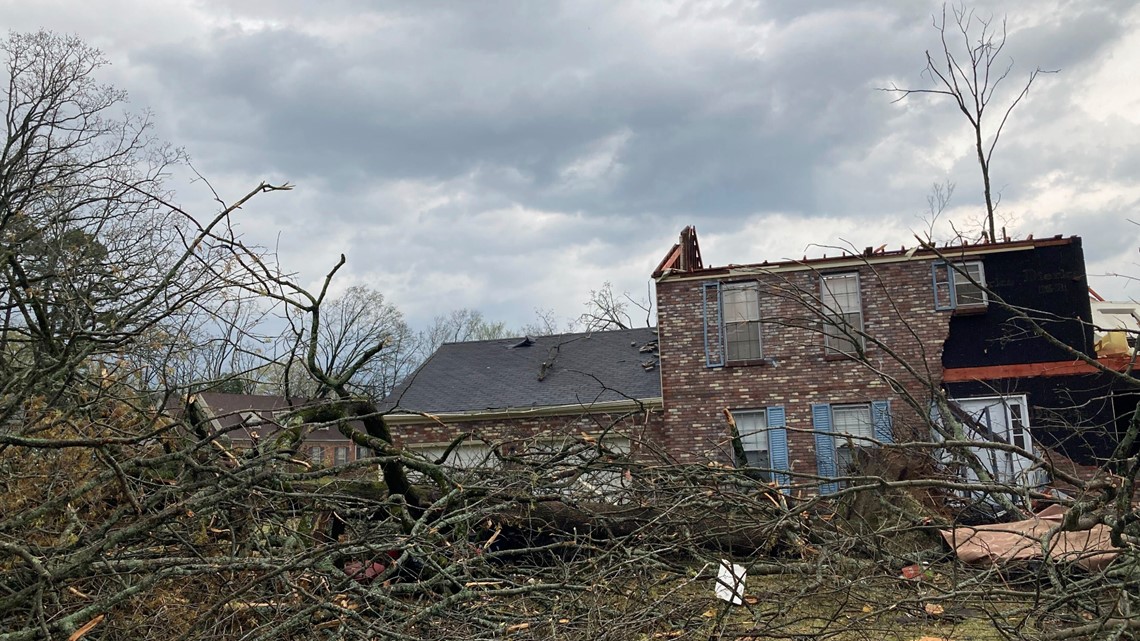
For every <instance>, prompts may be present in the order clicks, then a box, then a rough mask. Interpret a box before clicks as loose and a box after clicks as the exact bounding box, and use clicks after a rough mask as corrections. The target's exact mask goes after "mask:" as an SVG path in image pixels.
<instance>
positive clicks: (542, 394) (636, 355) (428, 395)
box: [381, 327, 661, 416]
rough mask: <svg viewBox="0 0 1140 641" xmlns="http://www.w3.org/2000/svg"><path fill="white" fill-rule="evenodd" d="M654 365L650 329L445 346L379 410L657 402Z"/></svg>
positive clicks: (653, 335) (654, 347) (464, 410)
mask: <svg viewBox="0 0 1140 641" xmlns="http://www.w3.org/2000/svg"><path fill="white" fill-rule="evenodd" d="M657 358H658V357H657V330H656V328H652V327H650V328H639V329H628V330H616V331H603V332H585V333H575V334H557V335H554V336H540V337H537V338H530V339H524V338H507V339H499V340H488V341H472V342H465V343H445V344H444V345H442V346H440V348H439V349H438V350H436V351H435V353H434V354H432V355H431V357H429V358H428V360H427V361H425V362H424V363H423V365H421V366H420V368H419V369H417V370H416V372H415V373H413V374H412V375H411V376H409V377H408V378H407V379H406V380H405V381H404V382H403V383H401V384H400V385H399V386H398V387H397V388H396V389H395V390H394V391H393V392H392V393H391V394H389V395H388V397H387V398H385V399H384V401H383V402H382V403H381V407H382V409H383V410H384V411H389V412H392V413H393V414H400V413H416V412H423V413H429V414H479V413H488V412H509V411H514V410H519V411H526V410H536V409H540V408H567V410H568V411H569V409H570V408H577V410H578V411H590V410H591V409H597V408H601V407H606V406H612V405H614V404H623V403H630V404H635V403H636V402H638V401H648V400H653V401H658V402H659V401H660V398H661V379H660V373H659V372H658V362H657ZM390 416H391V415H390Z"/></svg>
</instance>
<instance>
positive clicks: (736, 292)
mask: <svg viewBox="0 0 1140 641" xmlns="http://www.w3.org/2000/svg"><path fill="white" fill-rule="evenodd" d="M723 293H724V301H723V304H724V320H725V321H727V322H730V323H735V322H741V321H756V320H760V294H759V291H758V288H757V286H756V285H745V286H740V285H731V286H726V287H725V288H724V290H723Z"/></svg>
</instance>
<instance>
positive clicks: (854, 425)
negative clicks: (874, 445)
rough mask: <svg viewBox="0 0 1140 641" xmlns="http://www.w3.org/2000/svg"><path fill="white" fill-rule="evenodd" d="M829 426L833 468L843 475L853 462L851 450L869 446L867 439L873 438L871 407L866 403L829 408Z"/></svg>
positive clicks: (853, 457)
mask: <svg viewBox="0 0 1140 641" xmlns="http://www.w3.org/2000/svg"><path fill="white" fill-rule="evenodd" d="M831 425H832V431H833V432H834V433H835V468H836V470H837V471H838V472H839V474H841V475H843V474H846V473H847V471H848V470H850V469H851V464H852V463H853V462H854V460H855V456H854V451H853V450H854V449H855V448H859V447H866V446H868V445H870V444H871V442H870V441H869V440H867V439H871V438H874V436H875V428H874V424H873V423H872V422H871V406H870V405H869V404H867V403H860V404H858V405H834V406H832V408H831ZM846 437H850V438H846Z"/></svg>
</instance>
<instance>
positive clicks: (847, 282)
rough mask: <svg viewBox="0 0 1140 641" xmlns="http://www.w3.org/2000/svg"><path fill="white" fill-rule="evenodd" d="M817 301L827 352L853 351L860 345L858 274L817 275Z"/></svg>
mask: <svg viewBox="0 0 1140 641" xmlns="http://www.w3.org/2000/svg"><path fill="white" fill-rule="evenodd" d="M820 301H821V302H822V303H823V313H824V315H825V316H826V317H827V320H826V321H825V322H824V325H823V344H824V346H825V347H826V348H827V351H828V352H829V353H835V352H837V353H840V354H854V353H856V352H857V351H858V350H859V349H860V348H861V347H863V337H862V336H861V335H860V332H862V331H863V303H862V301H861V300H860V299H859V274H825V275H823V276H822V277H821V278H820Z"/></svg>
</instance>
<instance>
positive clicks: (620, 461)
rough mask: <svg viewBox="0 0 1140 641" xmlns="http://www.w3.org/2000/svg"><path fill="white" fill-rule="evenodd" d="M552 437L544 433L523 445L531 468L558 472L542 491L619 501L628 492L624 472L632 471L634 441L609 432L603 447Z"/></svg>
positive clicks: (588, 441)
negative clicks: (631, 448)
mask: <svg viewBox="0 0 1140 641" xmlns="http://www.w3.org/2000/svg"><path fill="white" fill-rule="evenodd" d="M586 436H587V437H588V438H582V437H578V436H552V435H547V434H541V435H538V436H536V437H535V438H533V439H528V440H526V441H524V442H523V454H522V458H523V460H525V461H527V463H528V464H529V465H534V466H538V467H540V468H547V469H550V470H553V471H555V473H554V474H550V475H548V478H550V479H555V480H554V482H553V483H552V484H551V485H549V486H548V487H547V488H544V489H543V490H541V491H546V492H556V493H560V494H563V495H566V496H579V497H582V498H602V499H605V500H606V501H620V500H622V499H621V494H622V492H623V491H624V490H625V489H626V483H625V480H624V476H625V471H626V470H628V469H629V461H628V458H629V453H630V446H631V442H630V439H629V438H628V437H626V436H623V435H621V434H616V433H612V432H610V433H607V434H605V435H603V436H602V442H601V446H602V447H601V448H599V447H598V443H597V440H596V438H597V437H594V436H591V435H586Z"/></svg>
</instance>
